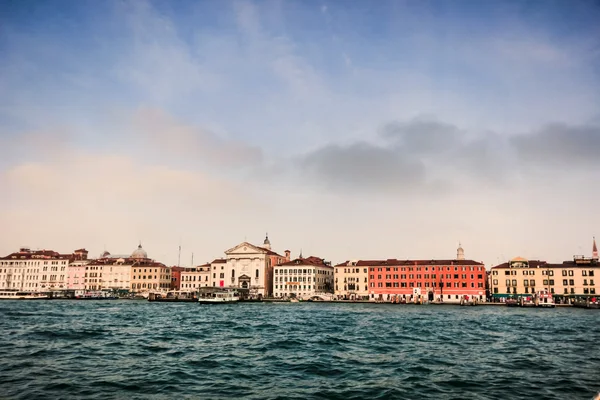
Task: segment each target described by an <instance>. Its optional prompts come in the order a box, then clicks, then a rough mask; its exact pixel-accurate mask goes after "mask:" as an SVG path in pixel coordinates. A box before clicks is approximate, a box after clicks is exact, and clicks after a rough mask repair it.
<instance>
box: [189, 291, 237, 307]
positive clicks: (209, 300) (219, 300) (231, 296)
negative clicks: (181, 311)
mask: <svg viewBox="0 0 600 400" xmlns="http://www.w3.org/2000/svg"><path fill="white" fill-rule="evenodd" d="M239 301H240V296H239V294H238V293H236V292H231V291H223V292H215V293H212V294H211V295H210V296H207V297H200V298H198V302H199V303H200V304H228V303H237V302H239Z"/></svg>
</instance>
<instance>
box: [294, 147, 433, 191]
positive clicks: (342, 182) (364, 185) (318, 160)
mask: <svg viewBox="0 0 600 400" xmlns="http://www.w3.org/2000/svg"><path fill="white" fill-rule="evenodd" d="M300 165H301V167H302V168H303V169H304V170H305V173H308V175H309V177H310V178H311V179H314V180H317V181H319V182H320V183H322V184H324V185H325V186H327V187H328V188H330V189H333V190H338V189H343V190H345V191H347V192H350V193H352V192H357V193H361V192H362V191H363V190H373V189H375V190H377V191H381V192H398V191H404V190H407V189H408V190H410V189H413V188H414V187H415V186H420V185H422V184H423V183H424V182H423V180H424V178H425V176H424V175H425V174H424V172H425V171H424V167H423V165H422V164H421V163H419V162H418V161H412V160H410V159H407V158H403V157H401V156H400V154H398V153H397V152H395V151H394V150H393V149H386V148H382V147H378V146H374V145H372V144H369V143H365V142H360V143H354V144H351V145H349V146H338V145H331V146H327V147H324V148H321V149H319V150H317V151H315V152H313V153H311V154H309V155H308V156H306V157H305V158H304V159H303V160H302V161H301V163H300Z"/></svg>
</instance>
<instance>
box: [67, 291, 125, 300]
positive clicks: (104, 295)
mask: <svg viewBox="0 0 600 400" xmlns="http://www.w3.org/2000/svg"><path fill="white" fill-rule="evenodd" d="M117 299H118V297H117V296H115V295H113V294H111V293H109V292H105V291H102V290H100V291H89V292H85V293H84V294H83V295H80V296H75V300H117Z"/></svg>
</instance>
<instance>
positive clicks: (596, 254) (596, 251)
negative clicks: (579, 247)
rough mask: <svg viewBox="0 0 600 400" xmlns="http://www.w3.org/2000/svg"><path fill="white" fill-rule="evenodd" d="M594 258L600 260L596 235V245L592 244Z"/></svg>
mask: <svg viewBox="0 0 600 400" xmlns="http://www.w3.org/2000/svg"><path fill="white" fill-rule="evenodd" d="M592 260H598V247H597V246H596V237H594V245H593V246H592Z"/></svg>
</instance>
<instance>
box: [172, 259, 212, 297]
mask: <svg viewBox="0 0 600 400" xmlns="http://www.w3.org/2000/svg"><path fill="white" fill-rule="evenodd" d="M210 273H211V264H204V265H199V266H197V267H186V268H184V269H183V271H181V282H180V289H181V290H192V291H197V290H198V289H199V288H201V287H208V286H212V284H211V279H210Z"/></svg>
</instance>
